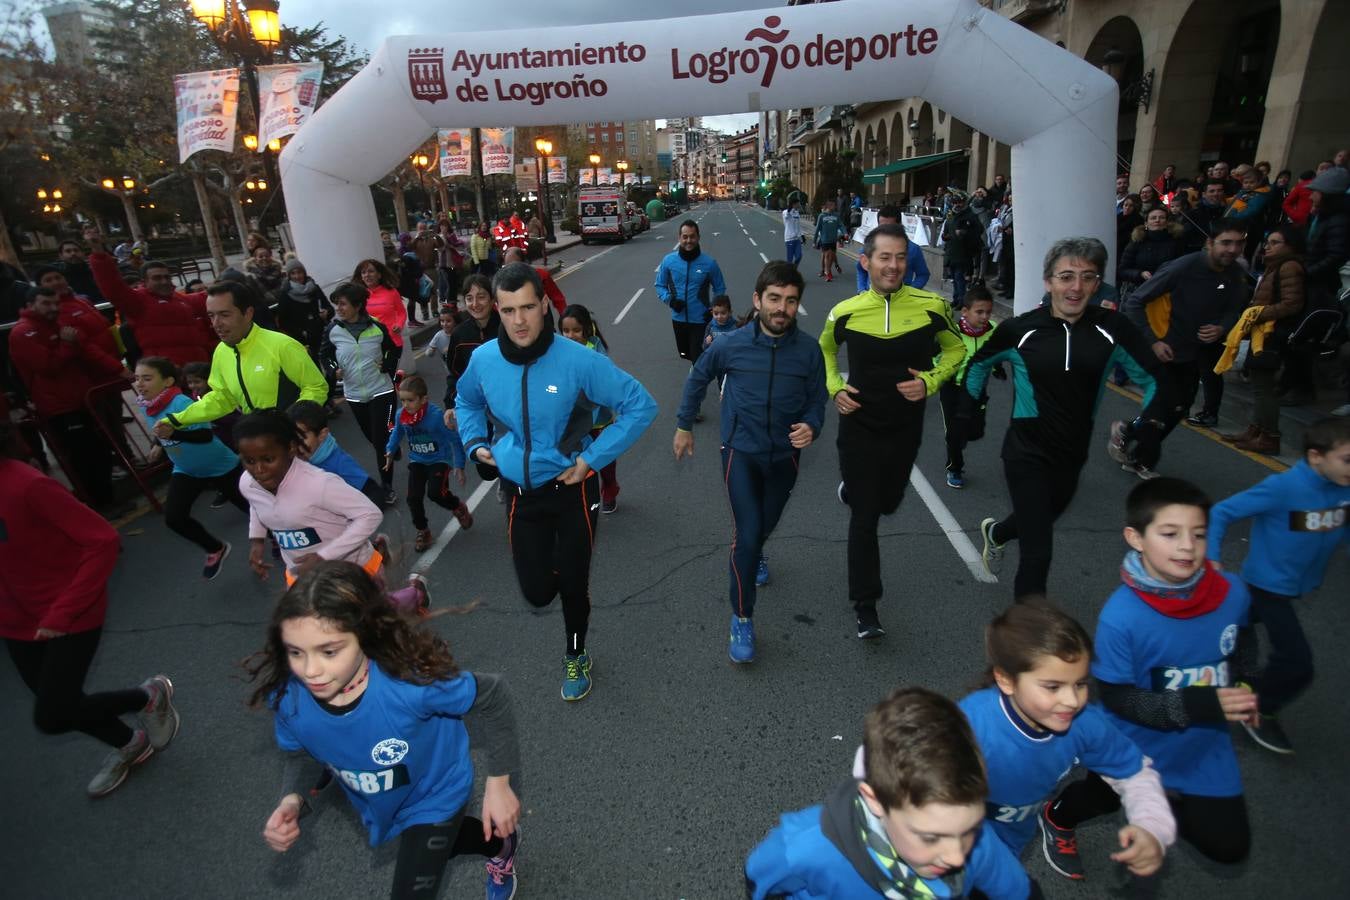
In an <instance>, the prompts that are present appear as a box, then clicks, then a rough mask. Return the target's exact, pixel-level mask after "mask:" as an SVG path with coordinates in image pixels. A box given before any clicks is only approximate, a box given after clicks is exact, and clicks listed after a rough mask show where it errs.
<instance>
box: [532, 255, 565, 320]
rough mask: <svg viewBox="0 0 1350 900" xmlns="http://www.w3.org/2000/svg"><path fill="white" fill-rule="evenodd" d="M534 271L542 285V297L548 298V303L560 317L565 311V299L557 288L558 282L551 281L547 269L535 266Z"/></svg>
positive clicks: (560, 289) (551, 278)
mask: <svg viewBox="0 0 1350 900" xmlns="http://www.w3.org/2000/svg"><path fill="white" fill-rule="evenodd" d="M534 270H535V271H536V272H538V273H539V280H540V281H542V282H543V283H544V295H545V296H546V297H548V299H549V302H551V303H552V304H553V308H554V309H556V310H557V311H558V315H560V316H561V315H562V313H563V310H564V309H567V298H566V297H565V296H563V292H562V288H560V287H558V282H556V281H554V280H553V276H552V275H550V274H549V272H548V269H544V268H540V267H539V266H535V267H534Z"/></svg>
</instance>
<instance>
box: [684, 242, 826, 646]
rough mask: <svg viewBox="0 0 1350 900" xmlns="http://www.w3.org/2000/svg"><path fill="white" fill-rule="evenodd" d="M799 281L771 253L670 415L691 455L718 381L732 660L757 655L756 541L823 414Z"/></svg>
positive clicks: (816, 352) (761, 572)
mask: <svg viewBox="0 0 1350 900" xmlns="http://www.w3.org/2000/svg"><path fill="white" fill-rule="evenodd" d="M803 287H804V283H803V281H802V274H801V272H799V271H798V270H797V267H796V266H794V265H792V264H791V263H787V262H781V261H780V262H771V263H769V264H768V265H767V266H765V267H764V269H763V270H762V271H761V272H760V273H759V278H758V279H757V280H756V282H755V294H754V304H755V312H756V315H755V317H754V318H753V319H751V320H750V322H749V323H747V324H746V325H744V326H742V327H741V328H739V329H738V330H736V331H734V332H732V333H731V334H729V335H726V336H724V337H721V338H719V339H718V340H715V341H713V343H712V346H710V347H709V348H708V349H707V350H706V351H704V353H703V355H702V356H700V357H699V359H698V361H697V362H696V363H694V367H693V369H692V370H691V371H690V373H689V378H688V380H687V381H685V385H684V402H683V403H682V404H681V405H680V410H679V413H678V414H677V415H676V426H677V427H676V430H675V442H674V449H675V458H676V459H677V460H678V459H680V458H681V457H683V456H686V455H689V456H692V455H693V453H694V435H693V432H692V430H691V429H692V428H693V423H694V417H695V416H696V415H697V413H698V409H699V407H700V406H701V405H702V403H703V395H704V393H705V392H706V391H707V390H708V385H709V383H711V382H713V381H715V380H716V379H718V378H722V377H724V376H725V379H726V380H725V381H724V382H723V387H722V478H723V480H724V481H725V482H726V486H727V497H728V499H729V500H730V502H731V518H732V522H733V524H734V529H735V530H734V531H733V536H732V543H731V636H730V641H729V645H728V651H727V652H728V654H729V655H730V656H731V661H732V662H736V663H748V662H751V661H753V660H754V658H755V630H754V625H753V623H752V621H751V616H753V615H754V611H755V587H756V584H757V583H766V582H767V581H768V566H767V564H766V563H765V562H764V559H763V556H762V555H761V551H762V550H763V547H764V542H765V541H766V540H767V539H768V537H769V535H770V534H772V533H773V529H774V526H775V525H777V524H778V518H779V516H781V515H782V513H783V507H785V506H786V505H787V501H788V497H789V496H791V494H792V488H793V485H795V484H796V483H797V459H798V456H799V455H800V454H801V451H802V450H803V449H805V448H806V447H809V446H810V445H811V443H812V441H814V440H815V439H816V437H817V436H819V434H820V429H821V427H822V425H823V424H824V420H825V361H824V359H823V358H822V357H821V355H820V348H819V346H818V345H817V344H816V342H815V341H814V340H812V339H811V337H810V336H809V335H806V334H803V333H802V332H801V331H800V330H799V329H798V328H797V308H798V305H799V304H800V302H801V296H802V289H803Z"/></svg>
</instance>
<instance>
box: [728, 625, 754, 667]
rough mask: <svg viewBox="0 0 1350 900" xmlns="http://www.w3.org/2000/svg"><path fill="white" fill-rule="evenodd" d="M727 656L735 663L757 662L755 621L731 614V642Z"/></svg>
mask: <svg viewBox="0 0 1350 900" xmlns="http://www.w3.org/2000/svg"><path fill="white" fill-rule="evenodd" d="M727 655H728V656H730V657H731V661H732V662H734V663H748V662H754V661H755V623H754V620H752V619H747V618H742V617H741V616H738V615H736V614H735V613H732V614H731V641H730V642H729V643H728V644H727Z"/></svg>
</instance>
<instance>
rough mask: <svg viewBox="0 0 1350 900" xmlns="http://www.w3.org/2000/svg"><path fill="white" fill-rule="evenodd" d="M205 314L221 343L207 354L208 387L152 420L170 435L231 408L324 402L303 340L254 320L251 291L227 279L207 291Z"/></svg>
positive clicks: (321, 382)
mask: <svg viewBox="0 0 1350 900" xmlns="http://www.w3.org/2000/svg"><path fill="white" fill-rule="evenodd" d="M206 315H207V318H208V319H209V320H210V322H211V327H212V328H213V329H215V332H216V335H217V336H218V337H219V338H220V343H219V344H218V345H216V349H215V353H213V354H212V356H211V377H210V379H209V380H208V382H207V383H208V384H210V385H211V390H210V392H209V393H207V394H206V395H205V396H203V397H202V399H200V400H198V401H197V402H196V403H193V404H192V405H191V406H187V407H185V408H184V409H182V410H181V411H179V412H178V413H176V414H174V415H169V416H165V417H164V418H163V419H160V420H159V421H158V422H156V423H155V434H156V435H158V436H159V437H164V438H169V437H172V436H173V432H174V431H175V430H177V429H179V428H182V427H183V426H185V425H197V424H199V423H202V422H214V421H215V420H216V419H219V418H221V417H223V416H227V415H229V414H230V413H232V412H234V411H235V410H239V411H240V412H243V413H251V412H253V411H254V410H255V409H266V408H268V407H272V406H275V407H278V408H280V409H286V408H287V407H289V406H290V405H291V404H292V403H294V402H295V401H297V400H313V401H315V402H317V403H324V402H326V401H327V400H328V382H327V381H326V380H325V379H324V377H323V373H322V372H320V371H319V367H318V366H316V365H315V364H314V360H312V359H310V357H309V352H308V351H306V350H305V347H304V345H303V344H301V343H300V342H299V341H297V340H295V339H294V338H292V337H289V336H287V335H284V334H282V333H281V332H279V331H269V330H267V329H266V328H263V327H261V326H259V325H255V324H254V323H253V298H252V292H251V291H249V290H248V288H247V287H244V286H241V285H238V284H234V283H232V282H221V283H219V284H213V285H211V287H210V288H208V289H207V296H206Z"/></svg>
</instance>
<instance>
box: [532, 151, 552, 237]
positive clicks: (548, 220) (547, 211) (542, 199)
mask: <svg viewBox="0 0 1350 900" xmlns="http://www.w3.org/2000/svg"><path fill="white" fill-rule="evenodd" d="M534 149H535V150H536V151H537V152H538V153H539V156H538V157H536V158H535V165H536V166H537V167H539V168H538V169H537V170H536V171H537V174H538V175H539V205H540V207H541V209H540V218H542V219H543V220H544V261H545V263H547V262H548V244H551V243H553V240H554V237H553V207H552V205H551V204H550V203H549V199H548V158H549V155H550V154H552V153H553V142H552V141H550V140H549V139H548V138H535V139H534Z"/></svg>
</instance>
